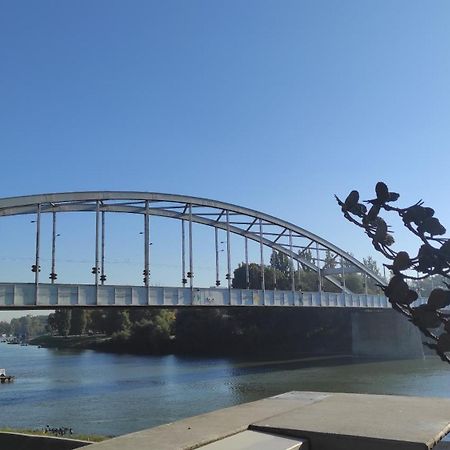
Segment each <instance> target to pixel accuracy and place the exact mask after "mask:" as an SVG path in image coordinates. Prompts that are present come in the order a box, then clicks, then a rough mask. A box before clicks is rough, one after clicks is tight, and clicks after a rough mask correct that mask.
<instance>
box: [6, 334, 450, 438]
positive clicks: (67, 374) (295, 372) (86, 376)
mask: <svg viewBox="0 0 450 450" xmlns="http://www.w3.org/2000/svg"><path fill="white" fill-rule="evenodd" d="M0 367H4V368H6V369H7V371H8V373H9V374H12V375H16V381H15V382H14V383H12V384H2V385H0V411H1V419H0V427H20V428H33V429H37V428H43V427H45V425H47V424H49V425H50V426H52V427H53V426H55V427H60V426H66V427H72V428H73V429H74V431H75V432H77V433H93V434H102V435H108V436H113V435H119V434H124V433H129V432H132V431H137V430H141V429H143V428H148V427H152V426H155V425H159V424H162V423H166V422H171V421H174V420H178V419H181V418H184V417H188V416H191V415H195V414H200V413H203V412H207V411H211V410H214V409H217V408H223V407H226V406H232V405H236V404H239V403H244V402H248V401H253V400H258V399H260V398H263V397H268V396H271V395H276V394H280V393H282V392H287V391H292V390H316V391H338V392H360V393H377V394H409V395H423V396H446V397H450V367H449V366H448V365H445V364H444V363H442V362H441V361H439V360H437V359H427V360H413V361H412V360H411V361H383V362H380V361H377V362H369V361H357V360H352V359H350V358H340V359H339V358H336V359H333V360H326V361H324V360H312V361H311V360H310V361H300V360H285V361H261V360H255V359H251V358H247V359H245V360H239V361H238V360H232V359H224V358H197V357H179V356H173V355H170V356H132V355H115V354H109V353H99V352H94V351H90V350H85V351H68V350H55V349H44V348H37V347H34V346H28V347H21V346H18V345H8V344H4V343H1V344H0Z"/></svg>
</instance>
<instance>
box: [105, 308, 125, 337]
mask: <svg viewBox="0 0 450 450" xmlns="http://www.w3.org/2000/svg"><path fill="white" fill-rule="evenodd" d="M130 326H131V322H130V318H129V316H128V311H127V310H125V309H122V308H111V309H109V310H107V312H106V318H105V332H106V333H107V334H113V333H120V332H123V331H127V330H129V329H130Z"/></svg>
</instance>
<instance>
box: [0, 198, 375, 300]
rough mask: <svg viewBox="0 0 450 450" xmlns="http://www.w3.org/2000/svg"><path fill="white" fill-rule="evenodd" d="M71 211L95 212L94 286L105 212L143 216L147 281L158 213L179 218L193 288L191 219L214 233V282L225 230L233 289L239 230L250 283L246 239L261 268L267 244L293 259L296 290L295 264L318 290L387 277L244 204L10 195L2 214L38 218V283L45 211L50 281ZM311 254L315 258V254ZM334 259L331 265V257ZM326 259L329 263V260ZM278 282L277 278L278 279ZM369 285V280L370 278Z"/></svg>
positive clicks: (99, 276) (99, 280)
mask: <svg viewBox="0 0 450 450" xmlns="http://www.w3.org/2000/svg"><path fill="white" fill-rule="evenodd" d="M67 212H91V213H94V214H95V217H96V221H95V236H96V239H95V249H94V253H95V260H94V266H93V269H92V272H93V274H94V275H95V285H96V286H98V285H99V284H101V285H103V284H105V282H106V274H105V216H106V215H107V214H108V213H125V214H140V215H142V217H143V234H144V251H143V253H144V271H143V274H144V284H145V286H147V287H148V286H149V285H150V218H151V217H152V216H160V217H165V218H169V219H176V220H178V221H179V222H180V235H181V249H180V255H181V266H182V273H181V277H180V279H181V285H182V286H183V287H187V285H189V287H190V288H191V289H192V288H193V287H194V264H195V260H194V251H193V230H192V224H193V223H198V224H202V225H205V226H209V227H211V228H212V229H213V230H214V233H215V255H216V286H219V285H220V277H219V240H218V232H219V230H222V231H224V232H225V233H226V255H227V273H226V276H225V278H226V280H227V284H228V288H231V281H232V268H231V252H232V248H231V239H230V235H231V234H235V235H239V236H241V237H242V238H243V240H244V248H245V249H244V253H245V267H246V282H247V288H248V287H249V260H248V241H249V240H251V241H255V242H257V243H258V244H259V247H260V252H259V253H260V258H259V259H260V261H259V264H260V265H261V268H264V265H265V263H266V262H265V261H264V251H263V249H264V247H265V246H266V247H269V248H270V249H272V250H274V251H278V252H281V253H282V254H284V255H287V256H288V258H289V261H290V267H291V270H290V273H291V286H292V291H293V292H294V291H295V289H296V287H295V286H296V283H295V266H296V265H297V268H299V267H300V266H302V267H303V268H305V267H307V268H309V269H311V270H313V271H315V272H316V273H317V275H318V286H319V291H321V290H322V282H323V280H324V279H326V280H328V281H329V282H331V283H332V284H334V285H335V286H337V287H339V289H340V290H341V291H342V292H343V293H350V291H349V290H348V288H347V287H346V285H345V277H344V276H343V275H345V274H346V273H349V272H360V273H362V274H363V275H364V276H365V277H369V278H371V279H373V280H375V281H376V282H377V283H383V280H382V279H381V278H380V277H379V276H378V275H377V274H375V273H373V272H371V271H370V270H368V269H367V267H365V266H364V264H363V263H361V262H360V261H358V260H357V259H356V258H354V257H353V256H351V255H350V254H348V253H347V252H345V251H343V250H342V249H340V248H339V247H337V246H335V245H334V244H332V243H331V242H329V241H327V240H325V239H323V238H321V237H320V236H317V235H316V234H314V233H311V232H310V231H307V230H305V229H303V228H300V227H298V226H296V225H294V224H292V223H289V222H286V221H284V220H281V219H278V218H276V217H273V216H271V215H269V214H265V213H263V212H259V211H256V210H253V209H249V208H244V207H242V206H238V205H233V204H229V203H224V202H220V201H216V200H210V199H205V198H199V197H189V196H184V195H173V194H161V193H152V192H120V191H119V192H117V191H107V192H68V193H54V194H42V195H31V196H23V197H10V198H4V199H0V216H12V215H23V214H32V215H35V220H34V221H35V223H36V252H35V264H34V268H35V269H36V270H35V280H34V281H35V284H36V285H38V284H39V281H40V280H39V270H38V268H39V259H40V234H41V231H40V224H41V215H42V214H52V216H53V227H52V234H53V236H52V268H51V274H50V278H51V283H52V284H54V283H55V280H56V258H55V247H56V239H55V237H56V221H57V216H58V214H61V213H67ZM311 255H312V256H313V258H311ZM330 260H331V261H333V264H332V266H333V267H331V268H330V267H329V266H330V264H329V262H330ZM326 262H328V266H326V265H325V263H326ZM261 274H262V276H261V290H263V291H264V290H265V289H266V281H265V277H264V270H261ZM275 285H276V283H275ZM366 286H367V283H366Z"/></svg>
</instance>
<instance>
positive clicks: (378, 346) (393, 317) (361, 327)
mask: <svg viewBox="0 0 450 450" xmlns="http://www.w3.org/2000/svg"><path fill="white" fill-rule="evenodd" d="M351 326H352V354H353V355H354V356H366V357H371V356H373V357H385V358H392V359H396V358H423V356H424V351H423V345H422V340H423V336H422V335H421V333H420V331H419V330H418V329H417V328H416V327H415V326H414V325H412V324H411V323H410V322H408V320H406V319H405V318H404V317H402V316H401V315H400V314H399V313H397V312H395V311H393V310H391V309H389V310H360V311H352V312H351Z"/></svg>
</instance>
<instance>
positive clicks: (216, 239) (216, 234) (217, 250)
mask: <svg viewBox="0 0 450 450" xmlns="http://www.w3.org/2000/svg"><path fill="white" fill-rule="evenodd" d="M214 242H215V246H216V286H217V287H219V286H220V279H219V273H220V272H219V230H218V229H217V228H214Z"/></svg>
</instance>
